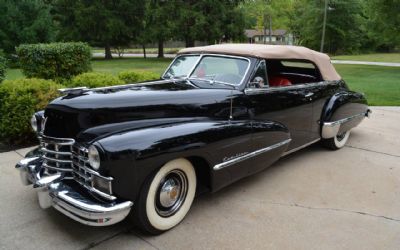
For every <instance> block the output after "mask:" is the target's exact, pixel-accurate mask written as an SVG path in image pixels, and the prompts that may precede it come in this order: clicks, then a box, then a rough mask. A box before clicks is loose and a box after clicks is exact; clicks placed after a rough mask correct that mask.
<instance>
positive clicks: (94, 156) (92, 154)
mask: <svg viewBox="0 0 400 250" xmlns="http://www.w3.org/2000/svg"><path fill="white" fill-rule="evenodd" d="M88 158H89V164H90V166H91V167H92V168H93V169H94V170H98V169H99V168H100V154H99V151H98V150H97V148H96V147H95V146H93V145H92V146H90V147H89V153H88Z"/></svg>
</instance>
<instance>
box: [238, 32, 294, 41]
mask: <svg viewBox="0 0 400 250" xmlns="http://www.w3.org/2000/svg"><path fill="white" fill-rule="evenodd" d="M245 35H246V37H247V40H248V42H249V43H267V44H269V43H270V42H269V30H266V31H265V34H264V31H263V30H250V29H247V30H245ZM293 43H294V36H293V34H291V33H288V32H287V31H286V30H283V29H277V30H273V31H272V35H271V44H284V45H293Z"/></svg>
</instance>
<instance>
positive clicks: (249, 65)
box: [161, 53, 251, 88]
mask: <svg viewBox="0 0 400 250" xmlns="http://www.w3.org/2000/svg"><path fill="white" fill-rule="evenodd" d="M181 56H199V58H198V59H197V61H196V63H195V64H194V66H193V67H192V68H191V69H190V72H189V74H187V75H186V77H184V78H183V79H188V78H189V77H190V76H191V75H192V74H193V72H194V70H195V69H196V68H197V66H198V65H199V63H200V61H201V60H202V59H203V57H205V56H214V57H225V58H234V59H241V60H246V61H247V62H248V65H247V69H246V71H245V73H244V74H243V77H242V80H241V81H240V83H239V84H234V85H235V86H234V87H235V88H238V87H240V86H241V85H242V84H243V82H244V81H245V79H246V76H247V74H248V73H249V70H250V67H251V61H250V59H249V58H247V57H242V56H233V55H222V54H199V53H197V54H179V55H178V56H176V57H175V58H174V60H173V61H172V62H171V64H170V65H169V66H168V68H167V70H165V72H164V73H163V74H162V76H161V78H162V79H164V80H167V79H169V78H165V74H166V73H167V72H168V70H169V69H170V68H171V66H172V65H173V64H174V62H175V60H176V59H178V58H179V57H181Z"/></svg>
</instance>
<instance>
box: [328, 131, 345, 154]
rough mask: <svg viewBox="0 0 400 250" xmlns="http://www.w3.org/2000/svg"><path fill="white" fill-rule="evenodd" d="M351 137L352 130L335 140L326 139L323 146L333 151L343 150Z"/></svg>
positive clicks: (337, 136) (336, 137) (334, 138)
mask: <svg viewBox="0 0 400 250" xmlns="http://www.w3.org/2000/svg"><path fill="white" fill-rule="evenodd" d="M349 137H350V130H349V131H346V132H344V133H341V134H338V135H336V136H335V137H333V138H329V139H324V140H323V141H322V143H323V145H324V146H325V147H327V148H329V149H332V150H338V149H341V148H343V147H344V146H345V145H346V143H347V141H348V140H349Z"/></svg>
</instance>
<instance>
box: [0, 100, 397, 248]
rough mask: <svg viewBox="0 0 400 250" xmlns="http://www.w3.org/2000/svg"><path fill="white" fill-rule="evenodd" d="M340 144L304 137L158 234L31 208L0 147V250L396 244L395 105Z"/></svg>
mask: <svg viewBox="0 0 400 250" xmlns="http://www.w3.org/2000/svg"><path fill="white" fill-rule="evenodd" d="M372 110H373V113H372V118H371V119H366V120H365V121H364V122H363V123H362V124H361V125H360V126H359V127H358V128H356V129H354V130H353V131H352V135H351V137H350V141H349V143H348V145H347V146H346V147H345V148H344V149H342V150H339V151H335V152H332V151H328V150H326V149H324V148H322V147H320V146H319V145H313V146H311V147H309V148H306V149H303V150H301V151H299V152H297V153H295V154H293V155H289V156H287V157H285V158H283V159H281V160H280V161H279V162H277V163H275V164H274V165H273V166H272V167H271V168H269V169H267V170H265V171H263V172H261V173H259V174H257V175H255V176H252V177H249V178H246V179H244V180H242V181H239V182H238V183H235V184H233V185H231V186H230V187H228V188H225V189H223V190H221V191H220V192H217V193H215V194H206V195H203V196H201V197H199V198H198V199H197V200H196V201H195V203H194V205H193V207H192V209H191V211H190V212H189V214H188V216H187V218H186V219H185V220H184V221H183V222H182V223H181V224H180V225H179V226H178V227H177V228H175V229H173V230H171V231H169V232H167V233H165V234H163V235H161V236H157V237H151V236H146V235H142V234H140V233H139V232H138V231H137V230H135V229H134V228H132V227H131V225H130V224H129V221H125V222H122V223H120V224H117V225H114V226H111V227H105V228H94V227H88V226H84V225H81V224H79V223H77V222H74V221H72V220H70V219H69V218H67V217H65V216H64V215H62V214H60V213H58V212H57V211H55V210H54V209H48V210H42V209H40V207H39V205H38V203H37V198H36V193H35V191H34V190H33V189H32V188H31V187H25V186H22V184H21V183H20V180H19V175H18V172H17V171H16V170H15V169H14V165H15V163H16V162H17V161H18V160H19V159H21V158H22V155H23V154H24V153H25V152H26V151H27V149H24V150H17V151H11V152H7V153H1V154H0V209H1V210H0V211H1V213H0V248H1V249H34V248H38V249H58V250H61V249H88V248H92V247H93V248H97V249H399V247H400V133H399V128H400V126H399V125H400V107H398V108H380V107H375V108H373V109H372Z"/></svg>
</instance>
